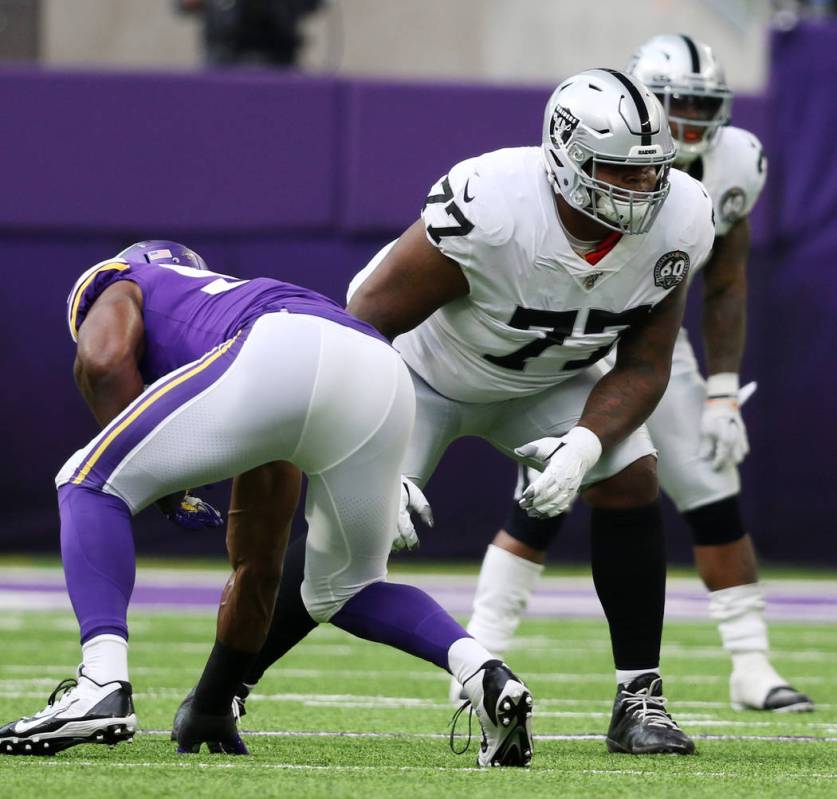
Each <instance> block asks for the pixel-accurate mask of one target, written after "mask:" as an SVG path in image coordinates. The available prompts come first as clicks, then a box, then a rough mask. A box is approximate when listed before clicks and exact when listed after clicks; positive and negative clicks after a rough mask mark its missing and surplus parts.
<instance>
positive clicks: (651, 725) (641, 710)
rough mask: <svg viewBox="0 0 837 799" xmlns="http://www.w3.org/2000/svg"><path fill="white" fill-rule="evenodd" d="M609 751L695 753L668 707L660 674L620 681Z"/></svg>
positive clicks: (645, 753) (614, 703)
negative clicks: (626, 683)
mask: <svg viewBox="0 0 837 799" xmlns="http://www.w3.org/2000/svg"><path fill="white" fill-rule="evenodd" d="M607 750H608V752H627V753H628V754H631V755H655V754H673V755H691V754H694V751H695V744H694V742H693V741H692V739H691V738H689V736H688V735H686V734H685V733H684V732H683V731H682V730H681V729H680V728H679V727H678V726H677V723H676V722H675V721H674V719H673V718H672V717H671V716H670V715H669V713H668V711H667V710H666V699H665V697H664V696H663V680H662V677H660V675H659V674H655V673H654V672H648V673H647V674H640V675H639V677H637V678H636V679H635V680H633V682H631V683H630V684H628V685H620V686H619V688H618V689H617V691H616V699H615V701H614V702H613V715H612V716H611V719H610V729H609V730H608V731H607Z"/></svg>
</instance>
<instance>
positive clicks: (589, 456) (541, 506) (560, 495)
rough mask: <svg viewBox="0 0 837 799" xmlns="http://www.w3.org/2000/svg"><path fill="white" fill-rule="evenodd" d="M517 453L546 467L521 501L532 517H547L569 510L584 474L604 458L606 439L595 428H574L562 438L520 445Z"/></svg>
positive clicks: (540, 439) (521, 504)
mask: <svg viewBox="0 0 837 799" xmlns="http://www.w3.org/2000/svg"><path fill="white" fill-rule="evenodd" d="M515 453H516V454H517V455H519V456H520V457H521V458H528V459H529V460H534V461H535V462H536V463H538V464H539V465H540V467H541V468H543V474H541V476H540V477H538V478H537V479H536V480H535V481H534V482H533V483H532V484H531V485H530V486H529V487H528V488H527V489H526V490H525V491H524V492H523V496H522V497H521V498H520V503H519V504H520V507H521V508H523V510H525V511H526V512H527V513H528V514H529V515H530V516H534V517H535V518H543V517H546V516H558V514H560V513H563V512H564V511H566V510H568V509H569V507H570V505H572V503H573V500H574V499H575V497H576V494H578V489H579V488H580V487H581V481H582V480H583V479H584V475H585V474H587V472H588V471H590V469H592V468H593V466H594V465H595V464H596V461H598V460H599V458H600V457H601V454H602V442H601V441H599V437H598V436H597V435H596V434H595V433H594V432H593V431H592V430H588V429H587V428H586V427H573V428H572V429H571V430H570V431H569V433H567V434H566V435H565V436H561V438H539V439H538V440H537V441H532V442H530V443H529V444H524V445H523V446H522V447H518V448H517V449H516V450H515Z"/></svg>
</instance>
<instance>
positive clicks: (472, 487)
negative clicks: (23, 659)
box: [0, 27, 837, 564]
mask: <svg viewBox="0 0 837 799" xmlns="http://www.w3.org/2000/svg"><path fill="white" fill-rule="evenodd" d="M835 44H837V28H833V27H832V28H816V29H815V28H810V29H809V28H803V29H800V30H797V31H796V32H794V33H792V34H786V35H783V36H781V37H779V38H777V40H776V43H775V51H776V62H775V65H774V73H773V74H774V79H773V81H772V83H771V87H770V93H769V94H768V95H767V96H765V97H762V98H750V99H747V98H742V99H741V100H740V101H739V102H738V103H737V105H736V111H735V114H736V117H735V121H736V123H738V124H741V125H743V126H744V127H748V128H751V129H753V130H754V131H755V132H756V133H757V134H758V135H759V136H761V137H762V139H763V140H764V141H765V144H766V147H767V152H768V156H769V158H770V163H771V175H770V179H769V181H768V188H767V191H766V196H765V197H764V198H763V199H762V201H761V203H760V205H759V207H758V208H757V210H756V213H755V218H754V249H753V254H752V259H751V260H752V267H751V276H752V277H751V300H752V303H751V311H750V346H749V350H748V354H747V361H746V364H745V368H744V370H743V371H744V377H745V379H751V378H758V380H759V381H760V389H759V393H758V394H757V395H756V398H755V399H754V400H753V402H752V403H751V404H750V405H749V406H748V409H747V418H748V423H749V426H750V432H751V439H752V445H753V453H752V455H751V456H750V458H749V459H748V461H747V463H746V465H745V486H746V488H745V493H744V501H745V507H746V510H747V517H748V520H749V523H750V527H751V529H752V530H753V532H754V534H755V536H756V538H757V540H758V541H759V543H760V547H761V551H762V553H763V554H764V556H766V557H767V558H768V559H772V560H777V559H784V560H793V561H809V562H819V563H826V562H830V563H832V564H834V563H837V558H835V544H834V536H833V524H832V520H833V491H832V487H831V483H832V482H833V474H834V471H835V465H837V464H835V455H834V453H835V452H837V435H836V434H837V425H835V423H834V421H833V411H832V406H833V401H832V399H831V397H832V395H833V393H834V390H835V388H837V385H835V382H834V377H833V368H832V365H833V355H832V353H833V342H834V340H835V339H837V279H835V277H834V275H833V274H832V271H829V269H828V268H827V267H828V264H830V262H831V260H832V253H833V251H834V245H835V244H837V241H835V238H837V233H835V230H834V226H833V222H832V221H831V220H833V219H834V218H835V215H837V173H835V169H834V167H833V161H832V160H831V159H830V158H828V157H827V156H828V153H829V148H830V139H829V137H828V135H827V134H826V133H824V132H827V131H830V130H832V129H833V127H834V121H835V120H834V106H833V103H831V102H829V101H828V98H829V94H828V93H829V91H830V85H831V84H830V83H829V81H828V80H827V79H826V76H829V75H830V76H833V75H834V74H837V73H835V67H836V66H837V46H835ZM811 52H816V53H819V54H820V55H818V56H817V57H816V58H815V59H812V58H811V57H810V53H811ZM801 81H805V82H806V85H808V86H809V87H812V88H811V90H810V91H807V92H800V91H799V88H798V87H799V85H800V82H801ZM548 92H549V87H547V86H544V87H542V88H540V89H527V90H519V91H518V90H514V89H511V88H508V87H506V88H498V87H487V86H468V85H442V86H434V85H430V84H408V85H401V84H396V83H386V84H384V83H380V82H370V81H362V80H352V81H338V80H331V79H327V80H316V79H310V78H300V77H295V76H291V75H276V74H261V73H243V74H242V73H230V74H213V75H207V76H200V75H181V76H172V75H162V74H160V75H156V74H150V75H149V74H145V75H139V74H135V75H109V74H100V73H72V74H65V73H35V72H31V73H27V72H19V71H18V72H9V71H6V72H2V73H0V101H3V104H4V107H12V108H15V109H16V113H15V114H14V115H10V116H9V117H8V118H7V119H6V121H5V123H4V139H5V143H6V147H5V148H4V152H5V154H6V155H5V159H4V170H3V172H4V189H5V190H4V192H3V194H2V195H0V253H2V265H3V267H2V268H3V275H4V279H5V285H4V291H3V292H2V293H0V311H1V312H0V333H2V335H3V341H4V342H5V347H4V361H3V365H4V374H5V375H6V379H5V380H4V381H3V386H2V393H0V397H2V410H3V412H4V418H5V419H6V420H7V426H6V430H5V431H4V432H5V435H4V440H3V455H4V457H3V458H2V461H0V464H2V465H0V503H2V507H3V508H4V511H5V513H4V515H3V518H2V519H0V549H2V550H21V549H40V550H48V551H57V514H56V511H55V498H54V490H53V487H52V477H53V475H54V474H55V472H56V471H57V469H58V467H59V466H60V465H61V463H62V462H63V460H64V459H65V458H66V457H67V456H68V455H69V454H70V453H71V452H72V451H73V450H74V449H75V448H76V447H78V446H80V445H82V444H83V443H84V442H85V441H86V440H87V439H88V438H89V437H90V436H91V435H92V434H93V433H94V432H95V429H94V425H93V422H92V419H91V418H90V417H89V414H88V413H87V411H86V409H85V408H84V406H83V403H82V401H81V400H80V398H79V397H78V395H77V393H76V392H75V389H74V386H73V383H72V377H71V363H72V357H73V348H72V344H71V342H70V339H69V336H68V335H67V331H66V325H65V321H64V301H65V297H66V294H67V292H68V290H69V287H70V286H71V285H72V283H73V281H74V279H75V278H76V277H77V275H78V274H79V273H80V272H81V271H82V270H83V269H85V268H87V267H88V266H90V265H91V264H93V263H95V262H96V261H99V260H101V259H102V258H105V257H107V256H108V255H110V254H112V253H114V252H117V251H118V250H119V249H120V248H121V247H122V246H124V245H125V244H126V243H128V242H130V241H133V240H137V239H140V238H147V237H154V238H158V237H159V238H181V239H183V240H185V241H187V242H188V243H189V244H190V245H192V246H194V247H195V248H197V249H198V251H200V252H202V253H203V254H204V255H205V256H206V258H207V259H208V261H209V262H210V263H212V264H216V265H218V266H219V268H221V269H223V271H227V272H229V273H232V274H238V275H241V276H242V277H250V276H255V275H258V274H271V275H276V276H278V277H281V278H283V279H285V280H290V281H293V282H298V283H302V284H304V285H306V286H310V287H311V288H314V289H317V290H319V291H322V292H324V293H326V294H328V295H330V296H332V297H334V298H337V299H339V298H341V297H342V295H343V292H344V290H345V286H346V284H347V282H348V280H349V277H350V276H351V275H352V274H354V272H355V271H356V270H357V269H358V268H359V267H360V266H362V265H363V264H364V263H365V262H366V260H367V259H368V258H369V256H370V255H371V254H372V253H374V252H375V251H376V249H377V248H378V247H379V246H380V245H381V244H382V243H383V242H385V241H386V240H388V239H389V238H391V237H392V236H394V235H397V233H398V232H399V231H400V230H401V229H403V228H404V227H405V226H406V225H408V224H409V223H410V222H411V221H413V220H414V219H415V218H416V216H417V214H418V210H419V207H420V205H421V202H422V200H423V197H424V194H425V192H426V189H427V187H429V186H430V185H431V183H432V182H433V181H434V180H435V179H436V178H437V177H438V176H439V175H441V174H443V173H444V172H445V171H446V170H447V168H448V167H449V166H450V165H451V164H452V163H453V162H455V161H456V160H458V159H460V158H462V157H464V156H466V155H470V154H475V153H478V152H481V151H483V150H486V149H490V148H493V147H496V146H499V145H500V144H507V145H518V144H528V143H532V142H534V141H535V140H536V136H537V131H538V129H539V125H540V117H541V110H542V105H543V102H544V100H545V98H546V96H547V95H548ZM451 118H453V119H454V120H455V124H447V125H443V124H440V122H439V120H440V119H445V120H448V121H450V120H451ZM800 120H802V121H804V122H805V124H802V125H800ZM810 199H813V200H815V201H816V202H815V204H814V205H813V206H812V205H811V204H810V202H807V201H808V200H810ZM812 208H813V209H814V210H815V211H816V214H815V219H812V218H811V217H812ZM800 232H801V233H802V234H803V235H802V236H801V237H800V235H799V234H800ZM697 291H699V289H697ZM698 299H699V298H698V297H693V303H694V300H698ZM694 310H695V309H693V311H692V314H691V316H690V320H691V323H692V325H693V326H694V324H695V322H696V318H695V316H694ZM696 338H699V336H697V337H696ZM477 464H478V467H476V465H477ZM513 471H514V470H513V467H512V466H511V465H510V464H509V463H507V462H504V461H503V459H502V458H501V457H500V456H499V455H497V454H496V453H494V452H493V451H491V450H490V449H489V448H488V447H487V446H486V445H485V444H484V443H482V442H462V443H461V444H458V445H456V446H455V447H454V448H453V449H452V450H451V452H450V453H449V455H448V456H447V457H446V459H445V462H444V464H443V466H442V467H441V469H440V471H439V472H438V473H437V475H436V476H435V477H434V479H433V481H432V482H431V484H430V489H429V490H430V498H431V500H432V502H433V503H434V506H435V510H436V518H437V520H438V527H437V530H436V531H435V532H434V533H426V534H425V535H424V544H423V547H422V550H421V551H422V553H423V554H424V555H429V556H464V555H468V556H475V555H478V554H479V553H480V552H481V551H482V549H483V547H484V545H485V542H486V541H487V540H488V537H489V536H490V535H491V534H492V532H493V530H494V529H495V527H496V526H497V525H498V524H499V523H501V522H502V520H503V518H504V516H505V513H506V511H507V509H508V496H509V494H510V491H511V483H512V478H513ZM463 483H465V484H466V485H467V486H468V488H467V489H466V490H463V488H462V486H463ZM454 486H456V490H455V491H454V489H453V487H454ZM207 496H208V497H210V498H214V499H216V500H219V504H223V497H224V494H223V488H216V489H211V490H210V491H209V493H208V494H207ZM585 516H586V514H585V513H584V511H583V509H579V510H578V511H577V512H576V513H575V514H574V520H573V522H572V524H571V525H570V526H569V530H568V531H567V532H566V533H565V535H564V536H562V539H561V540H560V541H559V542H558V544H557V545H556V549H557V551H558V552H559V554H560V555H561V556H562V557H567V558H570V557H583V556H584V551H585V547H586V537H585V535H584V522H585ZM670 531H671V533H672V554H673V555H674V556H675V557H681V558H682V557H687V556H688V542H687V538H686V536H685V535H684V531H683V528H682V526H679V522H677V521H676V520H674V519H673V518H671V519H670ZM138 544H139V548H140V550H141V551H143V550H145V551H148V550H154V551H168V552H173V551H191V552H199V551H217V552H221V551H222V550H223V540H222V537H221V536H218V535H213V534H190V533H184V532H181V531H178V530H177V529H175V528H170V527H168V526H167V525H166V524H165V523H163V522H162V521H161V520H159V519H157V518H156V517H155V516H154V514H153V513H147V514H145V517H144V518H143V519H142V520H141V522H140V524H139V526H138Z"/></svg>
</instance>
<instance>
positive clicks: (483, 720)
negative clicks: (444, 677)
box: [451, 660, 534, 766]
mask: <svg viewBox="0 0 837 799" xmlns="http://www.w3.org/2000/svg"><path fill="white" fill-rule="evenodd" d="M463 690H464V691H465V693H466V694H467V696H468V700H467V701H466V702H465V704H463V705H462V707H460V708H459V710H458V711H457V713H456V715H455V716H454V718H453V722H452V724H454V725H455V722H456V719H457V718H458V717H459V715H460V714H461V713H462V712H463V711H464V710H465V708H467V707H468V706H469V705H470V707H471V709H472V711H473V712H474V713H476V714H477V718H478V719H479V722H480V726H481V727H482V742H481V744H480V752H479V755H477V765H478V766H528V765H529V764H530V763H531V761H532V751H533V750H534V746H533V743H532V709H533V701H532V694H531V693H529V689H528V688H527V687H526V685H525V684H524V683H523V681H522V680H521V679H519V678H518V677H517V676H516V675H515V674H514V673H513V672H512V671H511V670H510V669H509V668H508V666H506V665H505V664H504V663H501V662H500V661H499V660H490V661H488V662H487V663H485V664H483V667H482V668H481V669H480V670H479V671H478V672H476V674H474V675H472V676H471V677H469V678H468V679H467V680H465V684H464V686H463ZM453 739H454V731H453V730H452V731H451V748H453ZM469 742H470V731H469ZM466 750H467V746H466V747H465V750H462V752H464V751H466ZM454 751H456V750H454ZM462 752H457V754H461V753H462Z"/></svg>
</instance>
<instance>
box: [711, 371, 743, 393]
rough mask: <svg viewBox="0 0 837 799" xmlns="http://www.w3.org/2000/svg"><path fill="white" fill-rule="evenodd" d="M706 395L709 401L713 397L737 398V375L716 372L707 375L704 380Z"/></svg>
mask: <svg viewBox="0 0 837 799" xmlns="http://www.w3.org/2000/svg"><path fill="white" fill-rule="evenodd" d="M706 394H707V396H708V397H709V399H712V398H713V397H737V396H738V373H737V372H718V373H717V374H714V375H709V377H708V378H707V380H706Z"/></svg>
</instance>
